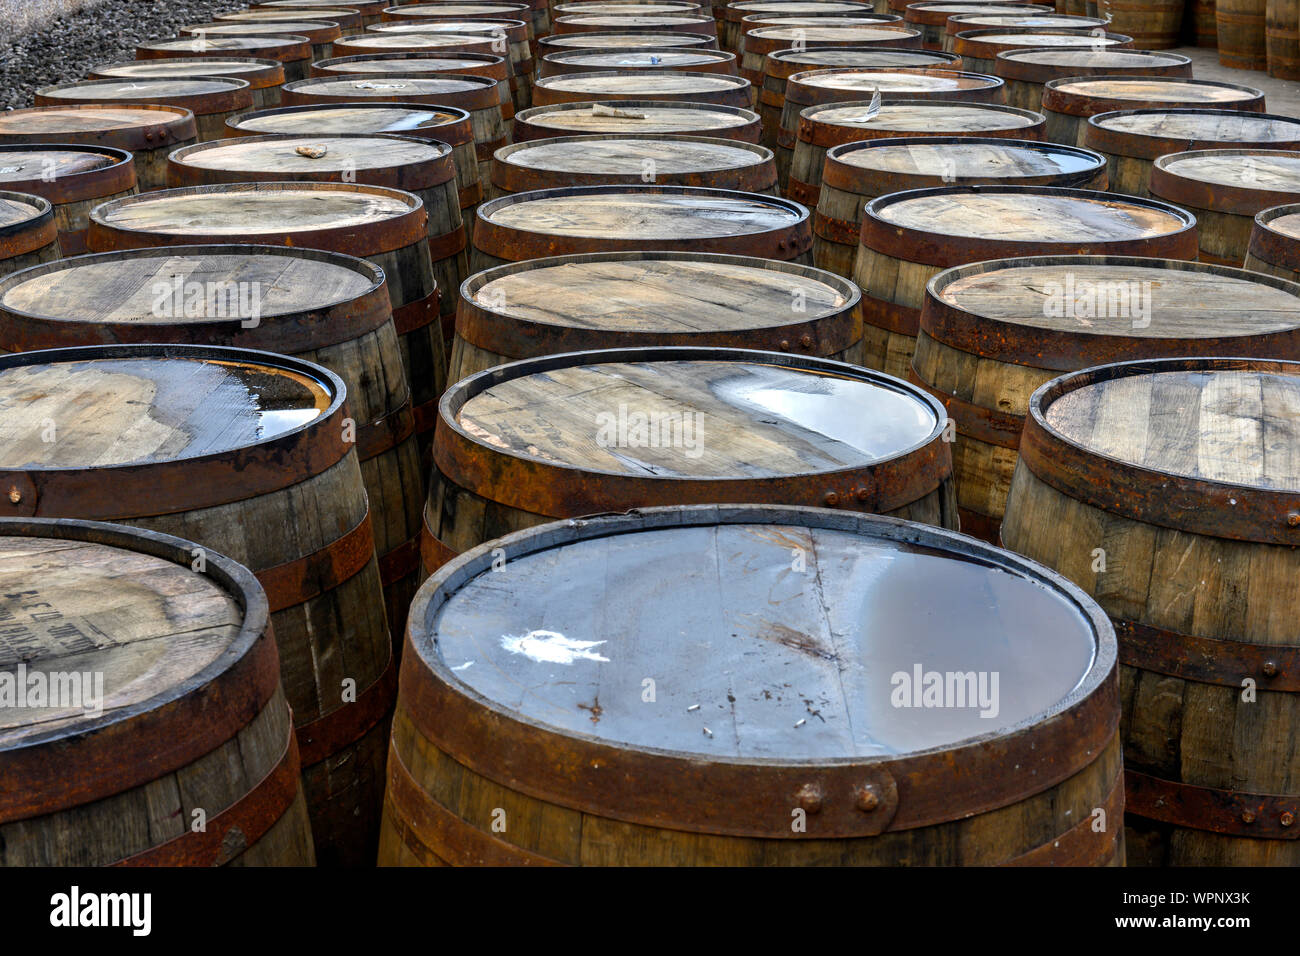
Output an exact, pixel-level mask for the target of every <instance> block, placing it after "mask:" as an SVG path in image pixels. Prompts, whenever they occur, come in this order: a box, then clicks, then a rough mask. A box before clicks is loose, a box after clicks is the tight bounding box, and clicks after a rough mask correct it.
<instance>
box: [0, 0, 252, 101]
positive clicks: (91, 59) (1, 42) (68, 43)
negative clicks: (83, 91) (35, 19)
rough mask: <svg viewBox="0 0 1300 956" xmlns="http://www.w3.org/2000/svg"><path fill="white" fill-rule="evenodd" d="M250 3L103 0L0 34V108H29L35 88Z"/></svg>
mask: <svg viewBox="0 0 1300 956" xmlns="http://www.w3.org/2000/svg"><path fill="white" fill-rule="evenodd" d="M23 2H25V3H30V2H33V0H23ZM246 5H247V3H246V0H100V2H99V3H97V4H95V5H93V6H90V7H86V8H85V9H82V10H78V11H77V12H75V13H70V14H67V15H65V16H61V17H58V18H57V19H54V20H51V21H50V22H49V23H48V24H47V25H46V26H45V27H44V28H43V29H39V30H35V31H33V32H30V33H25V34H22V35H21V36H17V37H0V106H2V107H3V108H5V109H15V108H17V107H22V106H31V105H32V94H33V92H34V91H36V90H38V89H40V88H41V87H42V86H49V85H50V84H52V83H62V82H66V81H70V80H80V79H84V78H85V76H86V73H87V71H88V70H89V69H90V68H91V67H92V66H95V65H96V64H99V63H107V62H110V61H112V60H133V59H135V48H136V45H137V44H138V43H139V42H140V41H142V40H152V39H169V38H171V37H174V36H176V30H177V28H178V27H180V26H182V25H184V24H186V23H202V22H204V21H206V20H210V19H211V18H212V15H213V14H214V13H224V12H226V11H228V10H237V9H239V8H241V7H244V6H246ZM3 10H4V2H3V0H0V13H2V12H3Z"/></svg>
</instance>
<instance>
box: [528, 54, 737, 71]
mask: <svg viewBox="0 0 1300 956" xmlns="http://www.w3.org/2000/svg"><path fill="white" fill-rule="evenodd" d="M609 70H613V71H614V72H616V73H641V74H656V73H662V72H664V71H666V70H671V71H685V72H687V73H723V74H726V75H728V76H736V75H737V74H738V71H737V69H736V55H735V54H734V53H724V52H722V51H721V50H691V49H685V50H674V49H667V50H657V49H644V48H642V47H625V48H622V49H618V48H614V49H608V50H564V51H562V52H559V53H548V54H546V55H545V56H544V57H542V58H541V59H540V60H539V61H538V63H537V76H538V77H539V78H541V77H546V76H560V75H563V74H567V73H601V72H606V71H609Z"/></svg>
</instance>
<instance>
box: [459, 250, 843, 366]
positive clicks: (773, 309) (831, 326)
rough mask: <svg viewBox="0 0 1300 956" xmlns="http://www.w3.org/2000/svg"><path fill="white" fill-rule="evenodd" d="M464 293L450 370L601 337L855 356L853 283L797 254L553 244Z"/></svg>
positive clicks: (619, 343) (475, 281) (630, 342)
mask: <svg viewBox="0 0 1300 956" xmlns="http://www.w3.org/2000/svg"><path fill="white" fill-rule="evenodd" d="M460 294H461V298H460V305H459V307H458V310H457V313H456V340H455V342H454V343H453V345H452V353H451V354H452V359H451V372H450V374H449V378H450V380H451V381H454V382H458V381H460V380H461V379H463V378H468V377H469V376H470V375H474V374H476V373H478V372H482V371H485V370H486V369H489V368H493V367H495V366H497V365H504V364H505V363H507V362H513V361H516V360H517V359H523V358H537V357H540V356H543V355H558V354H560V353H563V352H585V351H589V350H591V349H607V348H639V347H645V346H667V345H679V346H688V345H689V346H699V347H705V348H747V349H760V350H765V351H770V352H792V353H794V354H797V355H814V356H819V357H822V358H831V359H836V360H838V361H841V362H852V363H854V364H856V363H857V361H858V359H859V358H860V355H859V351H860V343H861V341H862V317H861V315H859V313H858V301H859V300H860V299H861V293H860V292H859V291H858V287H857V286H855V285H854V284H853V283H852V282H850V281H848V280H847V279H843V278H841V277H839V276H837V275H832V274H831V273H829V272H823V271H822V270H820V269H813V268H811V267H809V266H801V265H796V264H795V263H793V262H777V261H775V260H773V259H751V258H746V257H744V256H720V255H705V254H703V253H690V252H684V253H683V252H639V251H638V252H604V253H594V254H591V255H581V256H555V257H552V258H547V259H528V260H525V261H523V262H515V263H511V264H510V265H506V266H498V267H496V268H494V269H487V270H485V271H483V272H479V273H477V274H475V275H473V276H471V277H470V278H469V279H468V280H466V282H465V284H464V285H462V286H461V289H460ZM682 301H689V302H690V303H691V307H690V308H689V309H686V310H683V309H682V308H680V305H679V303H681V302H682Z"/></svg>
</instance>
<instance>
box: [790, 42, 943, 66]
mask: <svg viewBox="0 0 1300 956" xmlns="http://www.w3.org/2000/svg"><path fill="white" fill-rule="evenodd" d="M769 58H770V59H776V60H780V61H781V62H783V63H806V64H808V65H809V66H828V67H829V66H886V67H888V66H894V67H897V66H918V65H919V66H942V65H943V64H944V63H951V62H953V60H954V59H955V57H952V56H950V55H949V54H945V53H941V52H939V51H937V50H890V49H884V48H882V49H878V50H873V49H870V48H862V49H856V50H855V49H853V48H852V47H838V48H837V47H817V48H814V49H811V50H778V51H777V52H776V53H771V54H769Z"/></svg>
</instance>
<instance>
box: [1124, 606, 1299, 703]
mask: <svg viewBox="0 0 1300 956" xmlns="http://www.w3.org/2000/svg"><path fill="white" fill-rule="evenodd" d="M1113 620H1114V622H1115V636H1116V637H1117V638H1118V639H1119V660H1120V663H1121V664H1127V665H1128V666H1129V667H1136V668H1139V669H1141V670H1144V671H1154V672H1155V673H1157V674H1167V675H1168V676H1170V677H1178V678H1181V679H1182V680H1190V681H1195V682H1197V683H1198V684H1215V685H1218V686H1220V687H1235V688H1240V687H1241V686H1242V681H1244V680H1245V679H1246V678H1248V677H1249V678H1250V679H1252V680H1254V681H1255V682H1256V684H1257V685H1258V687H1259V689H1260V690H1269V691H1278V692H1282V693H1289V694H1294V693H1300V645H1296V644H1252V643H1249V642H1246V641H1232V640H1225V639H1223V638H1214V637H1197V636H1195V635H1192V634H1181V633H1179V632H1178V631H1171V630H1168V629H1166V628H1163V627H1152V626H1151V625H1149V624H1139V623H1138V622H1136V621H1126V620H1123V619H1121V618H1115V619H1113Z"/></svg>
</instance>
